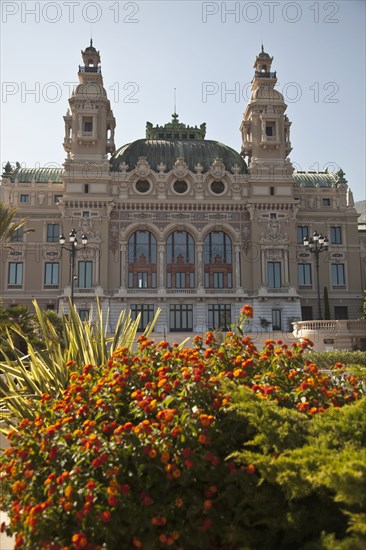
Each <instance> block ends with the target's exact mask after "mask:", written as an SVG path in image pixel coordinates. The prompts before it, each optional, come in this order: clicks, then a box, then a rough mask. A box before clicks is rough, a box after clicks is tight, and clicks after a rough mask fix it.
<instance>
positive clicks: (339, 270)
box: [331, 264, 346, 287]
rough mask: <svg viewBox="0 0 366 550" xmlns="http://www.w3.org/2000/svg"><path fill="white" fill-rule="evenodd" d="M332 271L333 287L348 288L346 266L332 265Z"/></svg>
mask: <svg viewBox="0 0 366 550" xmlns="http://www.w3.org/2000/svg"><path fill="white" fill-rule="evenodd" d="M331 270H332V285H333V286H338V287H340V286H343V287H344V286H346V278H345V272H344V264H331Z"/></svg>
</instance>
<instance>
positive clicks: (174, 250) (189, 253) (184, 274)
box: [166, 231, 195, 288]
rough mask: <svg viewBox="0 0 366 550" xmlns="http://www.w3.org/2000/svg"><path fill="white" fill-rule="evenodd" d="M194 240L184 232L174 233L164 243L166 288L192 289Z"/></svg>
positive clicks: (193, 281)
mask: <svg viewBox="0 0 366 550" xmlns="http://www.w3.org/2000/svg"><path fill="white" fill-rule="evenodd" d="M194 272H195V269H194V240H193V237H192V235H190V234H189V233H187V232H186V231H174V232H173V233H171V234H170V235H169V237H168V239H167V242H166V281H167V288H194V287H195V278H194Z"/></svg>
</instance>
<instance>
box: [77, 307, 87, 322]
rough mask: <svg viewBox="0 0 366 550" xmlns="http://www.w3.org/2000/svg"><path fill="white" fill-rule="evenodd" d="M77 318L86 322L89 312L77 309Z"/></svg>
mask: <svg viewBox="0 0 366 550" xmlns="http://www.w3.org/2000/svg"><path fill="white" fill-rule="evenodd" d="M78 313H79V317H80V320H81V321H88V319H89V310H88V309H78Z"/></svg>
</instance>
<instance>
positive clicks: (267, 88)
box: [240, 46, 292, 172]
mask: <svg viewBox="0 0 366 550" xmlns="http://www.w3.org/2000/svg"><path fill="white" fill-rule="evenodd" d="M272 61H273V57H271V56H270V55H269V54H268V53H266V52H265V51H264V49H263V46H262V50H261V52H260V53H259V54H258V55H257V57H256V59H255V62H254V69H255V73H254V78H253V80H252V88H251V96H250V100H249V103H248V105H247V108H246V110H245V113H244V116H243V121H242V124H241V126H240V130H241V133H242V149H241V154H242V155H243V156H244V157H248V160H249V168H250V167H251V166H252V168H254V166H262V167H263V168H268V167H269V166H270V167H271V170H272V171H273V170H274V171H276V169H280V170H281V171H282V172H283V168H284V166H287V167H288V165H289V159H287V157H288V155H289V153H290V151H291V149H292V147H291V143H290V126H291V122H290V121H289V119H288V117H287V115H285V111H286V109H287V105H286V103H285V101H284V99H283V96H282V94H280V92H278V91H277V90H275V85H276V83H277V77H276V72H272V70H271V69H272Z"/></svg>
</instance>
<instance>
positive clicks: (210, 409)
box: [0, 306, 361, 550]
mask: <svg viewBox="0 0 366 550" xmlns="http://www.w3.org/2000/svg"><path fill="white" fill-rule="evenodd" d="M241 314H242V315H241V317H240V318H239V321H238V324H237V326H236V327H234V328H233V330H232V331H231V332H229V333H228V334H227V336H226V338H225V340H224V341H223V342H222V343H216V342H215V339H214V335H213V333H211V332H208V333H207V335H206V339H205V340H204V341H203V340H202V338H200V337H196V338H195V339H194V341H195V345H194V347H192V348H185V349H181V348H180V347H178V346H177V345H173V346H171V345H169V344H168V342H166V341H162V342H160V343H158V344H155V343H154V342H153V341H151V340H148V339H147V338H146V337H140V339H139V340H140V342H139V350H138V352H137V353H136V354H133V353H131V352H130V351H129V350H128V349H127V347H124V348H120V349H118V350H116V351H115V352H114V353H113V355H112V357H111V358H110V359H109V361H108V362H107V364H106V365H103V366H101V367H96V366H93V365H91V364H89V365H85V366H84V368H83V370H82V372H79V371H78V369H77V365H76V363H74V362H70V363H69V364H68V368H69V370H70V384H69V387H68V388H67V390H66V391H65V392H64V394H63V398H62V399H61V400H58V401H55V400H54V399H52V398H51V396H50V395H48V394H44V395H43V397H42V400H41V402H40V403H39V402H38V403H34V404H33V405H32V406H34V407H36V411H37V415H36V418H35V420H29V419H25V420H23V421H22V422H21V423H20V425H19V429H18V430H16V431H12V432H11V433H10V434H9V439H10V443H11V446H10V447H9V449H7V450H5V452H4V456H3V457H2V458H1V459H0V460H1V463H0V472H1V476H2V477H1V479H2V489H3V491H2V495H3V499H2V508H3V509H6V510H8V513H9V516H10V526H9V527H6V526H3V529H7V530H8V532H9V533H10V532H12V533H16V545H15V547H16V548H18V549H21V548H22V549H29V548H41V549H44V550H51V549H52V550H71V549H74V550H79V549H87V550H97V549H102V548H107V549H109V550H110V549H119V548H144V549H151V550H155V549H163V548H165V547H171V548H176V549H181V550H189V549H192V550H193V549H197V548H202V549H210V550H215V549H225V550H226V549H227V550H229V549H236V548H241V547H242V544H243V541H244V540H246V541H247V542H248V548H258V546H255V543H253V544H254V546H251V545H250V541H251V540H253V533H258V529H259V526H260V524H261V522H263V521H264V519H263V517H264V516H263V513H268V514H269V515H270V514H271V510H270V509H268V505H267V504H266V500H265V498H263V497H262V496H260V493H259V492H258V482H259V480H260V473H259V471H258V470H257V468H256V465H255V464H254V463H252V462H250V461H247V462H245V461H244V462H243V460H242V458H241V459H240V460H236V459H228V456H229V455H230V454H232V453H235V452H236V451H239V450H241V449H242V448H243V445H244V444H245V442H246V441H249V440H251V439H252V438H253V437H255V433H256V432H255V423H254V424H253V422H250V421H248V419H246V418H245V417H243V415H240V414H238V413H237V411H236V410H235V407H232V406H231V394H232V392H233V390H234V389H235V388H245V389H246V391H247V392H249V393H250V396H251V398H250V400H249V401H251V402H252V405H253V411H255V407H256V405H258V404H260V405H261V406H262V405H265V404H266V403H270V404H271V407H277V408H278V409H281V410H284V411H287V410H289V409H293V411H291V412H293V413H294V414H295V416H296V415H297V416H296V418H297V417H301V418H304V419H305V420H307V421H308V419H311V418H313V417H314V415H317V413H321V412H324V411H326V410H327V409H329V408H332V407H341V406H343V405H346V404H348V403H351V402H353V401H355V400H356V399H358V398H359V397H360V396H361V381H360V380H359V379H358V378H356V377H354V376H349V375H347V376H344V377H343V378H342V384H341V385H339V384H337V382H336V379H334V378H331V377H328V376H326V375H324V374H323V373H321V372H319V371H318V369H317V367H316V365H315V364H313V363H311V362H310V361H308V360H307V359H306V354H304V351H305V350H306V349H307V348H308V346H309V345H310V342H309V341H303V342H302V343H301V344H293V345H292V347H291V348H290V349H289V348H288V347H287V346H286V345H285V344H283V343H282V342H281V341H277V342H274V341H272V340H268V341H267V342H266V344H265V347H264V349H263V350H262V351H258V350H257V349H256V347H255V346H254V344H253V342H252V341H251V340H250V338H248V337H246V336H244V335H243V332H242V324H243V322H244V321H245V319H246V318H247V317H251V316H252V309H251V308H250V307H249V306H244V307H243V308H242V311H241ZM338 368H339V369H342V366H341V365H340V366H339V367H338ZM278 405H280V406H281V407H278ZM300 413H303V414H302V415H301V414H300ZM258 498H259V501H258ZM272 504H273V503H271V504H270V505H271V506H272ZM282 527H283V526H280V528H281V529H282ZM263 541H264V539H263ZM269 544H270V543H269ZM261 547H262V548H271V546H266V545H265V543H264V542H263V544H262V546H261ZM273 548H274V547H273ZM276 548H280V546H279V545H278V546H277V547H276Z"/></svg>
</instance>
